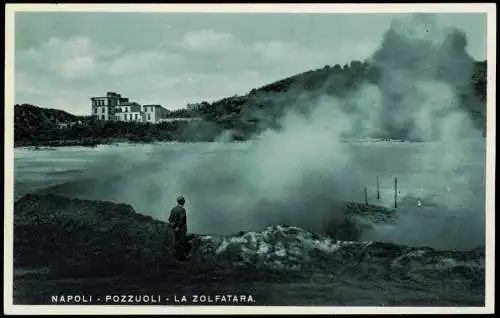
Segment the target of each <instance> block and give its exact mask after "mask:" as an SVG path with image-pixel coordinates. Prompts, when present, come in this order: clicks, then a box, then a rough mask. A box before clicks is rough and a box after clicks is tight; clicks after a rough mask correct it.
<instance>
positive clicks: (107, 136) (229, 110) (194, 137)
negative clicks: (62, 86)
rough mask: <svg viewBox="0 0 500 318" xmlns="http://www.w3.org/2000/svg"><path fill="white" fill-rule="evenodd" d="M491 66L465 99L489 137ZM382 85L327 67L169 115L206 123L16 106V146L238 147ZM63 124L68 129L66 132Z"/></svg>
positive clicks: (395, 134)
mask: <svg viewBox="0 0 500 318" xmlns="http://www.w3.org/2000/svg"><path fill="white" fill-rule="evenodd" d="M486 66H487V64H486V61H482V62H475V65H474V71H473V75H472V77H471V79H470V90H469V92H464V93H463V94H462V95H461V96H460V97H461V99H462V100H461V102H462V104H463V105H464V108H465V109H466V110H467V111H468V113H469V114H470V116H471V118H472V119H473V121H474V123H475V125H476V126H477V127H478V128H480V129H482V130H483V133H484V134H485V132H486V130H485V127H486V82H487V80H486V78H487V75H486ZM379 80H380V72H379V70H378V69H377V68H376V67H373V66H371V65H370V64H368V63H367V62H360V61H352V62H351V63H350V65H347V64H346V65H344V66H340V65H338V64H337V65H335V66H332V67H330V66H328V65H327V66H325V67H324V68H322V69H317V70H311V71H307V72H305V73H301V74H298V75H295V76H292V77H289V78H285V79H282V80H279V81H277V82H274V83H271V84H269V85H266V86H263V87H260V88H257V89H252V90H251V91H250V92H249V93H248V94H246V95H243V96H233V97H228V98H224V99H221V100H218V101H214V102H212V103H208V102H202V103H201V106H200V108H199V109H198V110H196V111H192V110H188V109H180V110H177V111H174V112H172V113H171V114H169V116H170V117H172V118H189V117H201V119H202V120H197V121H191V122H189V121H181V120H178V121H172V122H163V123H159V124H151V123H134V122H101V121H97V120H95V119H94V118H92V117H91V116H75V115H72V114H69V113H67V112H65V111H62V110H57V109H50V108H41V107H37V106H33V105H28V104H22V105H15V118H14V140H15V146H67V145H84V146H94V145H97V144H102V143H109V142H115V141H129V142H154V141H179V142H200V141H208V142H209V141H214V140H216V139H217V138H218V137H219V136H220V135H221V134H222V133H223V132H224V131H227V130H230V131H232V137H231V138H232V140H233V141H242V140H247V139H249V138H251V137H252V136H253V135H255V134H256V133H259V132H261V131H263V130H265V129H268V128H279V126H280V125H279V119H280V118H281V117H282V115H283V114H284V113H285V111H286V110H287V109H289V105H292V104H297V100H300V99H302V100H306V101H310V103H307V102H306V103H302V105H299V109H297V110H299V111H304V112H306V111H307V107H308V106H309V104H311V103H313V102H314V101H315V100H316V99H317V98H320V97H321V96H325V95H326V96H328V95H329V96H335V97H344V96H347V95H348V94H349V93H351V92H353V91H355V90H356V89H357V88H359V87H360V85H361V84H363V83H372V84H377V83H378V81H379ZM477 101H479V102H477ZM299 104H300V103H299ZM300 107H302V108H303V109H300ZM343 107H344V108H345V109H343V110H344V111H346V112H349V111H354V112H355V109H354V110H353V109H349V108H348V107H349V105H347V104H346V105H345V106H343ZM61 123H64V125H65V126H66V125H67V127H62V126H61ZM348 137H349V136H348ZM352 137H356V136H354V135H353V136H352ZM370 137H374V138H391V139H407V138H408V131H405V130H401V129H396V128H395V127H386V132H385V135H380V136H370Z"/></svg>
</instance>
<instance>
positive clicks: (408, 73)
mask: <svg viewBox="0 0 500 318" xmlns="http://www.w3.org/2000/svg"><path fill="white" fill-rule="evenodd" d="M465 45H466V39H465V38H464V37H463V34H462V33H461V32H459V31H457V30H455V29H450V28H442V27H440V26H439V23H438V21H437V20H436V19H435V18H434V17H433V16H430V15H416V16H411V17H404V18H403V19H401V20H397V21H395V22H394V23H392V24H391V28H390V29H389V30H388V31H387V33H386V34H385V36H384V39H383V41H382V43H381V45H380V47H379V49H378V50H377V51H376V52H374V54H373V56H372V58H371V59H370V63H372V64H373V65H374V66H376V67H377V68H378V70H379V72H380V74H379V75H380V80H379V81H378V82H376V83H365V84H363V85H361V86H360V88H359V89H357V90H356V91H354V92H351V93H349V94H347V96H345V97H342V98H334V97H332V96H330V95H326V94H324V95H323V96H320V97H319V98H308V97H307V96H306V97H304V96H297V99H296V102H295V103H293V104H290V105H287V108H288V109H290V111H289V112H287V113H286V115H285V117H284V118H283V119H282V120H281V129H279V130H271V129H269V130H265V131H264V132H263V133H262V134H260V135H259V136H257V137H256V138H255V139H254V140H252V141H249V142H246V143H241V144H231V145H229V144H226V143H224V142H223V141H224V139H225V138H222V139H221V140H220V142H218V143H215V144H210V145H207V144H196V145H190V146H187V145H181V144H172V145H170V146H168V147H164V148H156V150H154V151H152V152H151V153H140V152H138V151H137V152H133V153H130V154H128V155H126V157H125V154H123V153H117V154H116V155H111V157H112V158H115V159H116V158H117V156H120V158H121V159H120V160H122V161H123V162H122V167H121V168H120V169H117V168H116V167H113V169H109V170H108V169H107V168H106V169H103V166H102V165H104V166H105V167H110V166H109V162H110V158H109V157H108V158H105V159H106V162H98V163H96V167H97V168H96V171H99V178H101V179H102V180H106V184H105V185H103V186H102V187H101V186H96V187H94V189H92V190H90V189H89V191H88V193H89V195H88V197H91V198H92V199H113V200H117V201H121V202H129V203H130V204H132V205H134V207H135V208H136V209H137V210H138V211H140V212H143V213H147V214H151V215H154V216H155V217H157V218H160V219H164V220H165V219H166V218H167V217H168V211H169V209H170V207H171V206H172V204H174V203H175V197H176V196H177V195H179V194H183V195H185V196H186V198H187V209H188V213H189V217H188V218H189V230H190V231H194V232H201V233H214V232H215V233H231V232H234V231H238V230H247V229H250V228H255V227H260V226H264V225H268V224H272V223H276V222H280V223H289V224H291V225H298V226H303V227H307V226H311V227H315V226H316V227H318V226H321V223H322V222H323V221H324V220H325V217H327V215H328V217H329V218H332V217H334V216H335V215H336V214H335V211H332V202H337V201H342V200H355V201H358V202H362V201H363V192H362V189H363V187H364V186H367V185H368V186H370V184H371V185H372V186H370V191H371V193H370V200H371V202H370V203H379V204H387V201H388V202H390V199H389V200H388V199H387V197H388V196H387V195H386V194H385V192H387V191H388V192H389V193H390V191H391V189H392V188H391V187H392V180H393V178H394V177H395V176H396V177H398V178H399V180H400V182H401V189H400V191H401V193H400V196H401V198H400V200H402V201H404V199H405V197H407V198H411V197H412V196H415V197H418V198H419V199H420V200H422V201H423V202H424V204H427V203H429V201H433V200H434V199H433V198H434V197H436V196H438V197H439V202H432V203H437V204H438V208H436V209H435V213H439V214H436V215H437V216H436V217H434V218H427V217H426V216H425V214H418V213H413V214H411V217H409V216H408V215H409V214H408V215H404V214H402V215H403V216H404V217H402V222H404V224H403V225H401V227H399V229H405V230H404V231H397V230H394V231H389V232H387V231H385V230H378V229H377V228H376V229H374V231H372V232H370V234H369V236H367V237H366V238H368V239H384V240H390V241H397V242H398V241H404V239H405V236H406V238H408V237H411V238H412V240H411V241H408V242H409V243H411V244H424V243H425V244H427V243H428V244H433V243H436V244H437V243H440V244H441V245H440V246H445V245H446V246H448V247H450V246H452V247H457V246H456V245H457V244H458V243H457V244H455V243H456V242H457V240H456V238H457V233H458V232H457V231H456V229H457V228H460V227H457V226H456V224H458V223H460V220H465V221H464V222H466V224H467V227H469V229H471V231H469V233H470V235H469V236H468V237H467V239H465V238H462V239H461V240H460V242H461V243H463V242H464V241H467V242H468V243H469V244H477V245H481V244H482V243H481V242H484V222H483V221H484V200H481V196H482V195H483V196H484V188H481V186H482V184H481V178H482V179H483V180H484V176H483V177H481V173H482V171H483V170H482V167H484V164H483V161H484V147H483V146H477V144H478V143H479V144H480V145H482V144H483V143H484V140H483V139H482V138H481V137H480V134H479V133H478V132H477V130H476V129H475V128H474V126H473V125H472V123H471V121H470V119H469V116H468V114H467V113H466V112H465V111H464V110H463V105H461V103H462V102H461V95H463V94H467V93H468V91H467V88H466V87H467V86H466V84H467V83H468V82H469V79H470V72H471V69H472V59H471V58H470V57H469V56H468V55H467V53H466V52H465ZM347 103H348V104H349V105H350V106H352V107H354V108H353V109H350V111H348V112H347V111H342V109H345V107H343V106H345V104H347ZM304 110H306V111H305V112H304ZM353 129H354V130H356V132H358V133H361V135H365V136H366V135H379V136H383V135H384V134H385V135H389V134H392V135H397V136H402V137H407V138H413V139H422V140H432V142H428V143H422V144H420V143H412V144H407V143H401V144H389V145H386V144H361V145H360V144H356V143H344V142H343V141H342V136H343V135H344V134H345V133H346V132H349V131H352V130H353ZM226 137H227V136H226ZM471 149H473V150H471ZM141 151H142V150H141ZM478 171H479V173H478ZM90 173H91V172H89V174H90ZM107 174H109V175H107ZM377 176H381V178H382V179H383V181H382V182H383V185H382V187H383V189H382V192H383V195H382V196H383V198H382V201H381V202H373V194H372V192H373V191H372V189H373V183H374V180H375V178H376V177H377ZM387 180H391V181H390V182H388V181H387ZM483 182H484V181H483ZM450 187H451V191H449V190H447V191H449V192H446V193H445V194H443V193H442V192H441V191H444V189H448V188H450ZM387 189H389V190H387ZM478 189H479V190H478ZM389 197H391V198H392V195H389ZM478 198H479V199H478ZM483 198H484V197H483ZM481 201H483V202H482V203H481ZM408 202H410V203H409V204H410V205H412V204H413V206H412V209H413V208H414V207H415V206H416V201H415V202H411V200H409V201H408ZM388 205H390V203H389V204H388ZM406 208H408V209H409V208H410V207H408V206H407V207H405V206H404V204H402V206H400V208H399V209H400V211H402V212H401V213H404V209H406ZM459 211H462V212H459ZM460 213H462V214H465V215H464V218H463V219H457V220H455V221H454V222H449V218H450V217H460ZM441 216H442V217H441ZM411 224H418V226H412V225H411ZM460 224H464V223H460ZM450 226H451V227H452V228H450ZM472 228H473V229H474V230H472ZM438 234H439V235H438ZM447 234H450V235H449V236H447ZM438 241H439V242H438ZM461 243H460V244H461ZM458 247H460V246H458Z"/></svg>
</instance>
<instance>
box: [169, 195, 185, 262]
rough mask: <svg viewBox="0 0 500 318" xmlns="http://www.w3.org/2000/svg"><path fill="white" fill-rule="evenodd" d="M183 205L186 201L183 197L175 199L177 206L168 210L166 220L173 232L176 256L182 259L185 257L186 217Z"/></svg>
mask: <svg viewBox="0 0 500 318" xmlns="http://www.w3.org/2000/svg"><path fill="white" fill-rule="evenodd" d="M185 203H186V199H184V197H183V196H179V197H177V205H176V206H175V207H173V208H172V210H170V217H169V218H168V222H169V223H170V228H171V230H172V231H173V232H174V238H175V251H176V254H177V255H178V256H182V257H184V256H185V255H186V249H187V242H186V233H187V215H186V209H185V208H184V204H185Z"/></svg>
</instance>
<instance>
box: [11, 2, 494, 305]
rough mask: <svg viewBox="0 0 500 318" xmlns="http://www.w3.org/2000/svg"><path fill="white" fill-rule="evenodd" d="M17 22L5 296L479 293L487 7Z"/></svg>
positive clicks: (468, 298)
mask: <svg viewBox="0 0 500 318" xmlns="http://www.w3.org/2000/svg"><path fill="white" fill-rule="evenodd" d="M14 26H15V31H14V42H13V43H15V44H14V48H13V52H14V62H13V64H14V65H13V71H14V74H13V78H14V85H13V87H14V91H13V92H12V93H13V104H12V105H6V106H5V107H6V108H8V107H11V108H12V107H13V120H14V122H13V132H14V133H13V138H14V139H13V146H14V150H13V169H14V174H13V179H14V180H13V193H14V200H13V202H14V206H13V252H12V262H13V295H12V297H13V304H14V305H62V304H64V305H110V306H111V305H133V306H144V305H148V306H174V305H177V306H178V305H185V306H186V307H189V306H214V305H216V306H253V307H254V306H311V307H312V306H341V307H359V306H370V307H380V308H381V307H464V308H465V307H477V308H481V307H485V303H486V300H485V299H486V298H485V297H486V287H485V284H487V283H488V279H487V278H486V277H487V276H486V274H485V273H486V271H485V269H486V267H487V266H486V265H485V263H486V258H485V254H486V253H485V250H486V245H487V244H486V240H487V239H486V238H487V234H486V233H487V231H486V226H487V224H486V216H487V213H486V203H485V202H486V192H487V189H486V175H487V174H486V149H487V142H486V141H487V137H488V138H489V137H490V136H489V135H488V133H487V129H486V128H487V125H486V108H487V106H486V105H487V103H486V100H487V95H489V94H490V92H488V94H487V89H486V87H487V85H489V83H488V77H487V63H488V62H489V61H488V60H487V32H486V31H487V30H486V27H487V14H486V13H484V12H483V13H481V12H470V13H467V12H453V13H446V11H443V12H442V13H424V12H422V13H409V12H405V13H383V12H380V13H373V12H372V13H347V12H345V13H341V12H324V13H307V12H304V13H289V12H288V13H287V12H269V13H257V12H253V13H252V12H248V13H243V12H234V13H231V12H205V13H203V12H142V11H141V12H111V11H110V12H106V11H105V10H102V11H92V12H91V11H89V12H83V11H75V12H67V11H60V12H58V11H53V12H49V11H46V12H43V11H32V12H30V11H25V12H23V11H18V12H16V13H15V16H14ZM493 32H494V30H493ZM488 87H489V86H488ZM492 94H494V93H492ZM493 133H494V132H493ZM493 138H494V136H493ZM493 200H494V199H493ZM490 212H491V213H494V212H493V211H490ZM248 310H249V311H251V308H250V309H248Z"/></svg>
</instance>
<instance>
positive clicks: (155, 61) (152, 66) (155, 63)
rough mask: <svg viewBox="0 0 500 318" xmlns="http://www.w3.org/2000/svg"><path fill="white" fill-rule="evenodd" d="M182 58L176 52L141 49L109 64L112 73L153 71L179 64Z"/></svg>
mask: <svg viewBox="0 0 500 318" xmlns="http://www.w3.org/2000/svg"><path fill="white" fill-rule="evenodd" d="M183 61H184V58H183V57H182V56H181V55H178V54H168V53H163V52H160V51H143V52H138V53H131V54H126V55H123V56H119V57H117V58H116V59H115V60H113V61H112V62H111V63H110V65H109V72H110V74H113V75H125V74H141V73H148V72H154V71H166V68H168V67H173V66H180V64H181V63H182V62H183Z"/></svg>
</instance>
